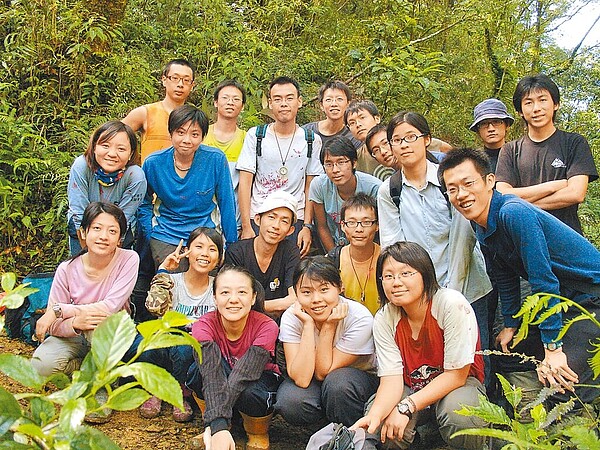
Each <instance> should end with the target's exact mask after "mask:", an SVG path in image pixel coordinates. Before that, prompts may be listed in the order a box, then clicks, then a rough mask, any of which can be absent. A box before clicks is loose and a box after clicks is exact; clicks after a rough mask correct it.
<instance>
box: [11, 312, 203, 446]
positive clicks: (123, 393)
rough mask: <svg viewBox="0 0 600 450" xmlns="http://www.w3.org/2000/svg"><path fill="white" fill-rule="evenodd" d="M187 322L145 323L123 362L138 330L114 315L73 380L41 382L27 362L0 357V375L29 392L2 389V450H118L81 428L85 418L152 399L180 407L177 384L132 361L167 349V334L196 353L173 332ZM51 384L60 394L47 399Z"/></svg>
mask: <svg viewBox="0 0 600 450" xmlns="http://www.w3.org/2000/svg"><path fill="white" fill-rule="evenodd" d="M187 323H189V321H188V320H187V319H186V318H185V316H183V315H182V314H180V313H177V312H173V311H171V312H169V313H167V314H165V318H164V319H162V320H154V321H152V322H146V323H145V324H144V327H143V330H144V335H143V337H144V339H143V340H142V342H141V344H140V347H139V350H138V352H137V354H136V355H135V356H134V357H133V358H132V359H131V360H130V361H128V362H126V363H123V362H121V358H122V357H123V356H124V355H125V352H126V351H127V350H128V349H129V347H130V346H131V344H132V343H133V340H134V338H135V336H136V327H135V324H134V323H133V321H132V320H131V318H130V317H129V316H128V315H127V313H126V312H125V311H122V312H120V313H117V314H113V315H112V316H110V317H109V318H108V319H106V320H105V321H104V322H103V323H101V324H100V325H99V326H98V328H97V329H96V330H95V331H94V335H93V339H92V347H91V350H90V352H89V353H88V354H87V356H86V357H85V359H84V361H83V363H82V365H81V369H80V370H79V371H76V372H75V373H73V377H72V380H71V381H69V380H68V379H67V378H66V377H65V375H63V374H57V375H52V376H50V377H48V378H43V377H41V376H40V375H38V373H37V372H36V370H35V369H34V368H33V366H32V365H31V361H30V360H29V359H27V358H24V357H22V356H18V355H10V354H2V355H0V368H1V369H0V370H2V372H4V373H5V374H6V375H7V376H9V377H11V378H13V379H14V380H16V381H18V382H20V383H21V384H23V385H24V386H26V387H28V388H30V390H31V391H32V392H28V393H24V394H10V393H9V392H7V391H6V390H5V389H3V388H1V387H0V404H2V409H1V410H0V448H20V447H19V446H20V445H26V446H27V447H23V448H31V446H32V445H34V446H39V447H42V448H47V449H53V448H55V449H89V448H98V449H118V446H117V445H116V444H115V443H113V442H112V441H111V440H110V439H109V438H108V437H107V436H105V435H104V434H103V433H102V432H100V431H98V430H96V429H94V428H91V427H88V426H86V425H84V424H83V421H84V417H85V415H86V414H90V413H94V412H98V411H101V410H103V409H104V408H107V407H108V408H111V409H115V410H119V411H126V410H131V409H135V408H137V407H139V406H140V405H141V404H142V403H143V402H144V401H146V400H147V399H148V398H150V395H155V396H157V397H159V398H160V399H162V400H164V401H166V402H169V403H171V404H172V405H174V406H177V407H179V408H182V407H183V396H182V393H181V388H180V386H179V383H178V382H177V381H176V380H175V379H174V378H173V377H172V376H171V375H170V374H169V373H168V372H167V371H166V370H164V369H162V368H160V367H157V366H154V365H152V364H148V363H142V362H136V359H137V358H138V357H139V355H140V354H141V353H142V352H143V351H144V350H146V349H150V348H160V347H165V346H166V345H165V344H166V342H167V341H168V339H166V338H165V336H168V335H171V334H173V335H174V336H176V337H177V339H176V342H177V343H178V344H181V345H191V346H193V347H194V349H195V350H196V351H197V352H200V344H199V343H198V341H196V340H195V339H194V338H193V337H192V336H190V335H189V334H188V333H186V332H184V331H182V330H180V329H178V328H172V327H173V326H181V325H186V324H187ZM129 376H134V377H136V381H132V382H129V383H127V384H124V385H122V386H119V387H116V388H113V386H115V384H116V382H117V381H118V379H119V378H121V377H129ZM50 383H52V384H54V385H55V386H58V388H59V390H57V391H55V392H53V393H51V394H47V393H46V389H47V387H48V384H50ZM100 389H106V391H107V393H108V400H107V402H106V403H105V404H98V402H97V401H96V397H95V394H96V392H98V390H100ZM7 446H8V447H7ZM36 448H37V447H36Z"/></svg>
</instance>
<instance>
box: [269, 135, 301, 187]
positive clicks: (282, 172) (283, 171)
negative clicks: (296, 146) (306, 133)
mask: <svg viewBox="0 0 600 450" xmlns="http://www.w3.org/2000/svg"><path fill="white" fill-rule="evenodd" d="M296 130H297V127H296V128H294V134H292V139H291V140H290V145H289V146H288V149H287V152H285V158H284V157H283V153H282V152H281V147H280V146H279V138H278V137H277V131H275V127H273V134H274V135H275V142H276V143H277V150H278V151H279V157H280V158H281V167H280V168H279V170H278V171H277V172H279V178H281V179H282V180H283V181H285V180H287V178H288V177H287V175H288V168H287V167H285V163H286V162H287V159H288V156H289V154H290V150H291V149H292V144H293V143H294V138H295V137H296Z"/></svg>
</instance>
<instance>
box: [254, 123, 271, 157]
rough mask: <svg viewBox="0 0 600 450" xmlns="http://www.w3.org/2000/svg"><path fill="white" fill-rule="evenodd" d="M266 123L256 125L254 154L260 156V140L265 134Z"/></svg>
mask: <svg viewBox="0 0 600 450" xmlns="http://www.w3.org/2000/svg"><path fill="white" fill-rule="evenodd" d="M267 126H268V125H267V124H266V123H263V124H262V125H259V126H257V127H256V156H257V157H258V156H262V140H263V138H264V137H265V136H266V134H267Z"/></svg>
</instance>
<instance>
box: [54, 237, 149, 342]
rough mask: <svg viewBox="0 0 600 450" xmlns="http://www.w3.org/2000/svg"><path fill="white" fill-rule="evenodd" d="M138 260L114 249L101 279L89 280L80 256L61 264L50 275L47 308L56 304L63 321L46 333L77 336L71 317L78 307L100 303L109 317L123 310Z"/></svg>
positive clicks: (129, 252)
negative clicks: (58, 304) (51, 276)
mask: <svg viewBox="0 0 600 450" xmlns="http://www.w3.org/2000/svg"><path fill="white" fill-rule="evenodd" d="M139 260H140V259H139V257H138V254H137V253H136V252H134V251H133V250H125V249H122V248H117V250H116V252H115V255H114V257H113V259H112V261H111V262H110V264H109V267H108V268H107V272H106V273H107V274H106V276H104V277H103V278H90V276H89V275H88V274H87V273H86V271H85V268H84V266H83V260H82V258H81V257H78V258H75V259H73V260H69V261H64V262H62V263H61V264H60V265H59V266H58V268H57V269H56V274H55V275H54V281H53V282H52V288H51V289H50V299H49V300H48V307H49V308H51V307H52V305H54V304H56V303H60V305H61V309H62V313H63V318H62V319H58V320H56V321H55V322H54V323H53V324H52V326H51V328H50V334H52V335H53V336H63V337H67V336H75V335H76V334H77V332H76V331H75V330H74V329H73V317H74V316H75V312H76V310H77V306H78V305H89V304H92V303H101V304H103V305H104V306H105V307H106V309H107V311H108V312H109V313H111V314H114V313H116V312H118V311H120V310H122V309H125V308H126V307H127V301H128V300H129V296H130V295H131V292H132V291H133V287H134V286H135V281H136V279H137V274H138V266H139Z"/></svg>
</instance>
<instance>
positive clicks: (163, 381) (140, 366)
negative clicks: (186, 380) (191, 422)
mask: <svg viewBox="0 0 600 450" xmlns="http://www.w3.org/2000/svg"><path fill="white" fill-rule="evenodd" d="M129 370H130V373H131V375H133V376H134V377H135V378H136V379H137V380H138V381H139V383H140V384H141V385H142V387H143V388H144V389H146V390H147V391H148V392H150V393H151V394H152V395H155V396H156V397H158V398H160V399H161V400H164V401H165V402H168V403H170V404H172V405H174V406H177V407H178V408H183V395H182V393H181V387H180V386H179V382H178V381H177V380H176V379H175V378H173V375H171V374H170V373H169V372H167V371H166V370H165V369H163V368H162V367H158V366H155V365H154V364H150V363H144V362H134V363H132V364H130V365H129Z"/></svg>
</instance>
